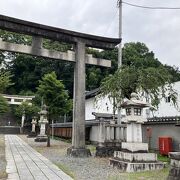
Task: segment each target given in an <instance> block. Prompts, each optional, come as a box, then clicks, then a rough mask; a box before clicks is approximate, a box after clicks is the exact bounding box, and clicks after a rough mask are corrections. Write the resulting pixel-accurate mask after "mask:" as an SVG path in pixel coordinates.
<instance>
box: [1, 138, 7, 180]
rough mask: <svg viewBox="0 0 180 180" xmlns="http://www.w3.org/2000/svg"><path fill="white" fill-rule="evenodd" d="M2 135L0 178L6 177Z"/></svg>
mask: <svg viewBox="0 0 180 180" xmlns="http://www.w3.org/2000/svg"><path fill="white" fill-rule="evenodd" d="M6 176H7V175H6V160H5V144H4V135H0V179H6Z"/></svg>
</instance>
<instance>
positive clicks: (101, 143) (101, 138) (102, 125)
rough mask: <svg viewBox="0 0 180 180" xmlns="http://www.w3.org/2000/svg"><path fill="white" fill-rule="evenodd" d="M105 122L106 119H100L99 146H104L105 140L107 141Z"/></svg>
mask: <svg viewBox="0 0 180 180" xmlns="http://www.w3.org/2000/svg"><path fill="white" fill-rule="evenodd" d="M105 135H106V134H105V123H104V119H103V118H101V119H100V123H99V144H98V146H100V147H103V146H104V141H105Z"/></svg>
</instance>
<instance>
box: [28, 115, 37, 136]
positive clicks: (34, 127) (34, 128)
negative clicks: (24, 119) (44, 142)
mask: <svg viewBox="0 0 180 180" xmlns="http://www.w3.org/2000/svg"><path fill="white" fill-rule="evenodd" d="M31 124H32V130H31V132H30V134H29V135H28V136H27V137H28V138H29V137H36V124H37V119H36V117H33V118H32V121H31Z"/></svg>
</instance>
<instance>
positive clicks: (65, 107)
mask: <svg viewBox="0 0 180 180" xmlns="http://www.w3.org/2000/svg"><path fill="white" fill-rule="evenodd" d="M37 90H38V91H37V93H38V94H39V95H40V96H41V97H43V101H44V102H45V104H46V105H47V106H48V111H49V114H50V116H51V117H56V116H59V115H64V114H66V113H69V112H70V111H71V109H72V101H71V100H70V99H69V95H68V92H67V91H66V90H65V87H64V85H63V83H62V81H60V80H58V79H57V76H56V74H55V72H51V73H49V74H45V75H44V76H43V78H42V80H40V82H39V86H38V88H37Z"/></svg>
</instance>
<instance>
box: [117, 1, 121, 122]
mask: <svg viewBox="0 0 180 180" xmlns="http://www.w3.org/2000/svg"><path fill="white" fill-rule="evenodd" d="M117 5H118V8H119V38H120V39H121V42H120V44H119V48H118V68H121V66H122V0H118V2H117ZM119 93H121V92H119ZM117 123H118V124H121V108H118V121H117Z"/></svg>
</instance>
